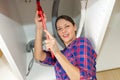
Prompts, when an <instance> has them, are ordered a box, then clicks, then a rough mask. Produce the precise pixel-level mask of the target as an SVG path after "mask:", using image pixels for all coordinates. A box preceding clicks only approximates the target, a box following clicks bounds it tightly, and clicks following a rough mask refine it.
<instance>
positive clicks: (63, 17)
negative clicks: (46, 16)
mask: <svg viewBox="0 0 120 80" xmlns="http://www.w3.org/2000/svg"><path fill="white" fill-rule="evenodd" d="M60 19H65V20H67V21H69V22H71V23H72V24H73V25H75V22H74V21H73V19H72V18H71V17H69V16H67V15H61V16H59V17H58V18H57V19H56V21H55V27H56V28H57V22H58V20H60Z"/></svg>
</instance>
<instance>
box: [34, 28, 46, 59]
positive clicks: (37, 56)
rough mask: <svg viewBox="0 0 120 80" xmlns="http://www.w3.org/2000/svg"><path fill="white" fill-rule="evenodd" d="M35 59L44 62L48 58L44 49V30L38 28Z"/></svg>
mask: <svg viewBox="0 0 120 80" xmlns="http://www.w3.org/2000/svg"><path fill="white" fill-rule="evenodd" d="M34 50H35V52H34V57H35V59H36V60H40V61H42V60H44V59H45V57H46V54H45V53H44V52H43V48H42V29H40V28H37V29H36V36H35V47H34Z"/></svg>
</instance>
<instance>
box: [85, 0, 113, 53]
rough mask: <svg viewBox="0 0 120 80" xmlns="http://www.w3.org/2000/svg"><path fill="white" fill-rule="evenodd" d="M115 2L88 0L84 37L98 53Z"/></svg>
mask: <svg viewBox="0 0 120 80" xmlns="http://www.w3.org/2000/svg"><path fill="white" fill-rule="evenodd" d="M114 3H115V0H88V6H87V12H86V21H85V35H86V37H88V38H89V39H90V40H91V41H92V42H93V45H94V47H95V50H96V52H97V53H98V52H99V49H100V47H101V43H102V40H103V38H104V34H105V32H106V29H107V25H108V22H109V19H110V16H111V13H112V9H113V6H114Z"/></svg>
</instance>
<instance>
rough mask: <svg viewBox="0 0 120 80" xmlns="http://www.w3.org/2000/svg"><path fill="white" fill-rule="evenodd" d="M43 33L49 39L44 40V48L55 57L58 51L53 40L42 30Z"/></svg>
mask: <svg viewBox="0 0 120 80" xmlns="http://www.w3.org/2000/svg"><path fill="white" fill-rule="evenodd" d="M44 32H45V33H46V35H47V36H48V37H49V39H47V40H45V43H46V48H47V49H48V50H49V49H50V50H51V51H52V52H53V54H54V55H56V54H57V53H58V52H59V51H60V50H59V48H58V46H57V42H56V40H55V38H54V37H53V36H52V35H51V34H50V33H49V32H48V31H47V30H44Z"/></svg>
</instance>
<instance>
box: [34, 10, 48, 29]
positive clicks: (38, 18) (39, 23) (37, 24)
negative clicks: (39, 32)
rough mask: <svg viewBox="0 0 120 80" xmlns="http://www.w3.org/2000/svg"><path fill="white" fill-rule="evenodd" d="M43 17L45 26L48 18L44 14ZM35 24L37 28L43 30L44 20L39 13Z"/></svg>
mask: <svg viewBox="0 0 120 80" xmlns="http://www.w3.org/2000/svg"><path fill="white" fill-rule="evenodd" d="M43 17H44V21H45V24H46V20H47V18H46V15H45V14H44V13H43ZM35 24H36V26H37V28H39V29H43V25H42V20H41V18H40V17H39V16H38V11H36V14H35Z"/></svg>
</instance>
